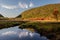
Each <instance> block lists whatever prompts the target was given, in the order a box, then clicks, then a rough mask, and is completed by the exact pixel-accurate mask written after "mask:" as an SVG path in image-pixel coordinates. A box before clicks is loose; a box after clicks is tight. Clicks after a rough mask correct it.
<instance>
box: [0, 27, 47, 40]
mask: <svg viewBox="0 0 60 40" xmlns="http://www.w3.org/2000/svg"><path fill="white" fill-rule="evenodd" d="M11 29H12V30H11ZM13 29H14V30H15V31H14V30H13ZM4 30H6V31H4ZM8 30H9V31H8ZM0 31H4V32H2V33H0V34H1V35H0V40H48V39H47V38H46V37H41V36H40V34H38V33H32V32H30V31H28V30H25V29H24V30H21V29H18V28H17V27H13V28H8V29H3V30H0Z"/></svg>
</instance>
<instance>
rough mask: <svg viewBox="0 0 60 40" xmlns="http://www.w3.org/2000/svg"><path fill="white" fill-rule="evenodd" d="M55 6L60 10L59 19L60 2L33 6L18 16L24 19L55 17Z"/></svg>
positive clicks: (59, 16) (59, 17)
mask: <svg viewBox="0 0 60 40" xmlns="http://www.w3.org/2000/svg"><path fill="white" fill-rule="evenodd" d="M55 8H57V9H58V11H59V14H58V19H60V4H49V5H44V6H41V7H37V8H33V9H30V10H26V11H24V12H23V13H21V15H19V16H18V17H21V18H23V19H27V18H45V19H46V18H49V19H54V15H53V12H54V9H55Z"/></svg>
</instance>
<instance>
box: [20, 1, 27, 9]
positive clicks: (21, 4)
mask: <svg viewBox="0 0 60 40" xmlns="http://www.w3.org/2000/svg"><path fill="white" fill-rule="evenodd" d="M19 7H20V8H28V5H27V4H26V3H21V2H19Z"/></svg>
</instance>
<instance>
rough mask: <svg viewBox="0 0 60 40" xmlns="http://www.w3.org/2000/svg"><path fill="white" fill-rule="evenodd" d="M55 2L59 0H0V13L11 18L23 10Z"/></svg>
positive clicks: (59, 0) (59, 1)
mask: <svg viewBox="0 0 60 40" xmlns="http://www.w3.org/2000/svg"><path fill="white" fill-rule="evenodd" d="M55 3H60V0H0V14H2V15H3V16H4V17H9V18H11V17H16V16H18V15H20V14H21V13H22V12H23V11H25V10H28V9H31V8H35V7H39V6H43V5H47V4H55Z"/></svg>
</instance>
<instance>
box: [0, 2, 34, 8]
mask: <svg viewBox="0 0 60 40" xmlns="http://www.w3.org/2000/svg"><path fill="white" fill-rule="evenodd" d="M0 6H1V7H2V8H6V9H18V8H22V9H25V8H31V7H33V6H34V4H33V3H32V2H30V3H29V4H27V3H21V2H19V3H18V4H17V5H6V4H0Z"/></svg>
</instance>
